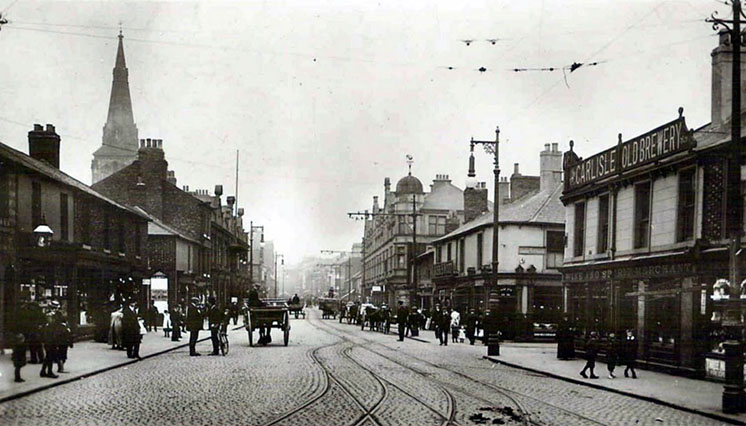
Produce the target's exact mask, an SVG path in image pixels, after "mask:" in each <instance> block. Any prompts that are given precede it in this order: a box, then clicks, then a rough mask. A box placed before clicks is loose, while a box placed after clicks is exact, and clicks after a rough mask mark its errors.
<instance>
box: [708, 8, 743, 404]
mask: <svg viewBox="0 0 746 426" xmlns="http://www.w3.org/2000/svg"><path fill="white" fill-rule="evenodd" d="M730 2H731V5H732V7H733V19H732V20H726V19H719V18H715V15H716V14H717V12H715V13H713V14H712V16H711V17H710V19H708V20H707V22H711V23H712V28H713V29H714V30H716V31H718V30H721V31H727V32H729V33H730V45H731V48H732V49H733V62H732V66H733V68H732V78H731V80H732V81H731V90H732V92H731V117H730V118H731V128H730V130H731V141H730V149H729V150H728V151H729V152H728V154H729V155H728V172H727V185H726V188H727V192H726V200H727V201H728V203H727V206H728V208H727V213H726V214H727V217H726V220H727V222H726V223H727V230H728V238H729V240H730V250H729V259H728V261H729V262H728V269H729V281H730V287H731V294H734V293H735V294H739V293H740V285H741V280H742V274H741V264H740V263H741V262H740V258H739V256H740V254H741V234H742V233H743V194H742V191H741V157H742V152H743V151H742V143H741V43H742V40H743V38H742V36H743V35H742V34H741V18H742V17H744V18H746V16H744V14H743V12H742V10H741V0H730ZM733 302H739V303H738V312H737V314H736V315H734V312H729V311H733V309H732V308H730V309H729V308H728V307H726V312H724V314H725V315H724V317H725V318H724V320H723V327H724V328H726V330H727V334H728V340H727V341H725V342H724V343H723V348H724V349H725V385H724V386H723V412H725V413H740V412H743V410H744V405H745V402H744V398H745V397H746V396H745V395H744V391H743V342H742V341H741V339H742V331H743V323H742V322H741V318H740V317H741V315H740V300H739V301H735V300H734V301H733ZM731 316H734V317H737V319H736V321H732V320H733V318H729V317H731ZM726 322H727V324H726ZM731 322H733V323H731Z"/></svg>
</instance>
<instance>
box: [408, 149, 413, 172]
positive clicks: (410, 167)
mask: <svg viewBox="0 0 746 426" xmlns="http://www.w3.org/2000/svg"><path fill="white" fill-rule="evenodd" d="M412 163H414V157H412V156H411V155H410V154H407V165H408V166H409V175H410V176H412Z"/></svg>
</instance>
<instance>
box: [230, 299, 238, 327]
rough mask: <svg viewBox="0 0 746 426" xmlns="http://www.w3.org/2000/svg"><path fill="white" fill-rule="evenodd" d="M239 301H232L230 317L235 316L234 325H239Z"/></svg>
mask: <svg viewBox="0 0 746 426" xmlns="http://www.w3.org/2000/svg"><path fill="white" fill-rule="evenodd" d="M238 312H239V309H238V303H236V302H231V308H230V317H231V318H233V325H238Z"/></svg>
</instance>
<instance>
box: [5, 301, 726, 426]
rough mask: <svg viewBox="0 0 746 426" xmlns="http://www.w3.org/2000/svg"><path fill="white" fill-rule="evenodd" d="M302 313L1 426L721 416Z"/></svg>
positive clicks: (107, 378) (65, 388)
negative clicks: (251, 341) (286, 329)
mask: <svg viewBox="0 0 746 426" xmlns="http://www.w3.org/2000/svg"><path fill="white" fill-rule="evenodd" d="M310 314H311V315H310V316H309V317H308V319H305V320H303V319H299V320H295V319H293V320H292V321H291V324H292V330H291V335H290V345H289V346H288V347H284V346H283V345H282V341H281V340H282V339H281V335H280V334H279V333H278V332H277V331H275V332H274V335H273V338H274V340H273V342H272V343H271V344H270V345H269V346H267V347H255V348H250V347H249V346H248V341H247V336H246V332H245V331H243V330H238V331H233V332H232V333H231V334H230V338H231V352H230V353H229V354H228V355H227V356H226V357H222V356H216V357H208V356H202V357H198V358H194V357H189V356H188V349H187V348H182V349H179V350H176V351H173V352H169V353H166V354H162V355H159V356H156V357H153V358H150V359H146V360H144V361H142V362H138V363H135V364H131V365H129V366H126V367H122V368H118V369H114V370H111V371H108V372H105V373H102V374H98V375H96V376H93V377H90V378H86V379H83V380H79V381H75V382H72V383H68V384H64V385H61V386H57V387H54V388H51V389H48V390H44V391H41V392H38V393H34V394H32V395H29V396H26V397H22V398H19V399H16V400H13V401H9V402H6V403H4V404H2V405H0V424H3V425H27V424H55V425H57V424H102V425H112V424H143V423H154V424H161V425H165V424H257V425H268V424H277V425H305V424H324V425H330V424H334V425H337V424H340V425H341V424H387V425H389V424H416V425H423V424H463V425H467V424H478V423H484V424H546V425H570V424H572V425H582V424H604V425H631V424H639V425H660V424H671V425H672V424H687V425H697V424H719V423H718V422H716V421H714V420H711V419H709V418H705V417H701V416H697V415H694V414H690V413H687V412H683V411H679V410H675V409H673V408H668V407H664V406H660V405H657V404H653V403H649V402H645V401H642V400H639V399H635V398H631V397H626V396H621V395H618V394H614V393H610V392H605V391H600V390H595V389H591V388H588V387H584V386H580V385H575V384H572V383H567V382H564V381H560V380H556V379H552V378H547V377H544V376H540V375H537V374H534V373H529V372H526V371H523V370H518V369H513V368H510V367H506V366H498V365H496V364H494V363H491V362H489V361H486V360H484V359H482V355H484V353H485V348H484V347H482V346H469V345H464V344H454V345H449V346H447V347H440V346H438V345H435V344H433V343H425V342H421V341H417V340H412V339H406V340H405V341H404V342H398V341H397V340H396V338H395V336H394V335H383V334H381V333H375V332H369V331H367V330H366V331H361V330H360V328H359V327H355V326H352V325H347V324H340V323H339V322H338V321H334V320H321V319H320V317H319V315H318V311H317V310H310ZM430 333H431V332H428V334H427V337H428V338H429V337H430ZM202 334H203V335H206V333H205V332H203V333H202ZM198 350H199V351H200V352H202V353H203V355H204V354H206V353H208V352H209V350H210V344H209V342H203V343H200V344H199V345H198ZM70 363H71V364H74V363H75V359H71V360H70ZM30 372H31V369H29V373H30Z"/></svg>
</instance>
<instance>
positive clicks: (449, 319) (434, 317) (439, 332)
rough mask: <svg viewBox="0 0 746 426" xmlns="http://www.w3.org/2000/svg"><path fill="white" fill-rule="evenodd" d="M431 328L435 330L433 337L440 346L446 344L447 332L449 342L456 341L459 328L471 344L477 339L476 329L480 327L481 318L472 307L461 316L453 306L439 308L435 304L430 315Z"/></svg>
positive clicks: (459, 332) (459, 333)
mask: <svg viewBox="0 0 746 426" xmlns="http://www.w3.org/2000/svg"><path fill="white" fill-rule="evenodd" d="M430 324H431V328H432V329H433V330H434V331H435V338H436V339H438V340H439V341H440V345H441V346H448V333H449V332H450V333H451V343H458V342H459V341H460V340H459V339H460V336H461V329H462V328H463V330H464V338H465V339H466V340H469V344H470V345H473V344H474V342H475V341H476V339H477V335H478V331H479V330H480V328H481V327H482V318H481V316H480V315H479V314H478V313H477V312H476V310H475V309H474V308H471V309H469V312H468V313H467V314H466V315H464V317H463V318H462V317H461V313H460V312H459V311H458V310H456V309H455V308H453V309H451V308H449V307H448V306H444V307H442V308H441V306H440V304H436V305H435V307H434V308H433V311H432V313H431V315H430Z"/></svg>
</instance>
